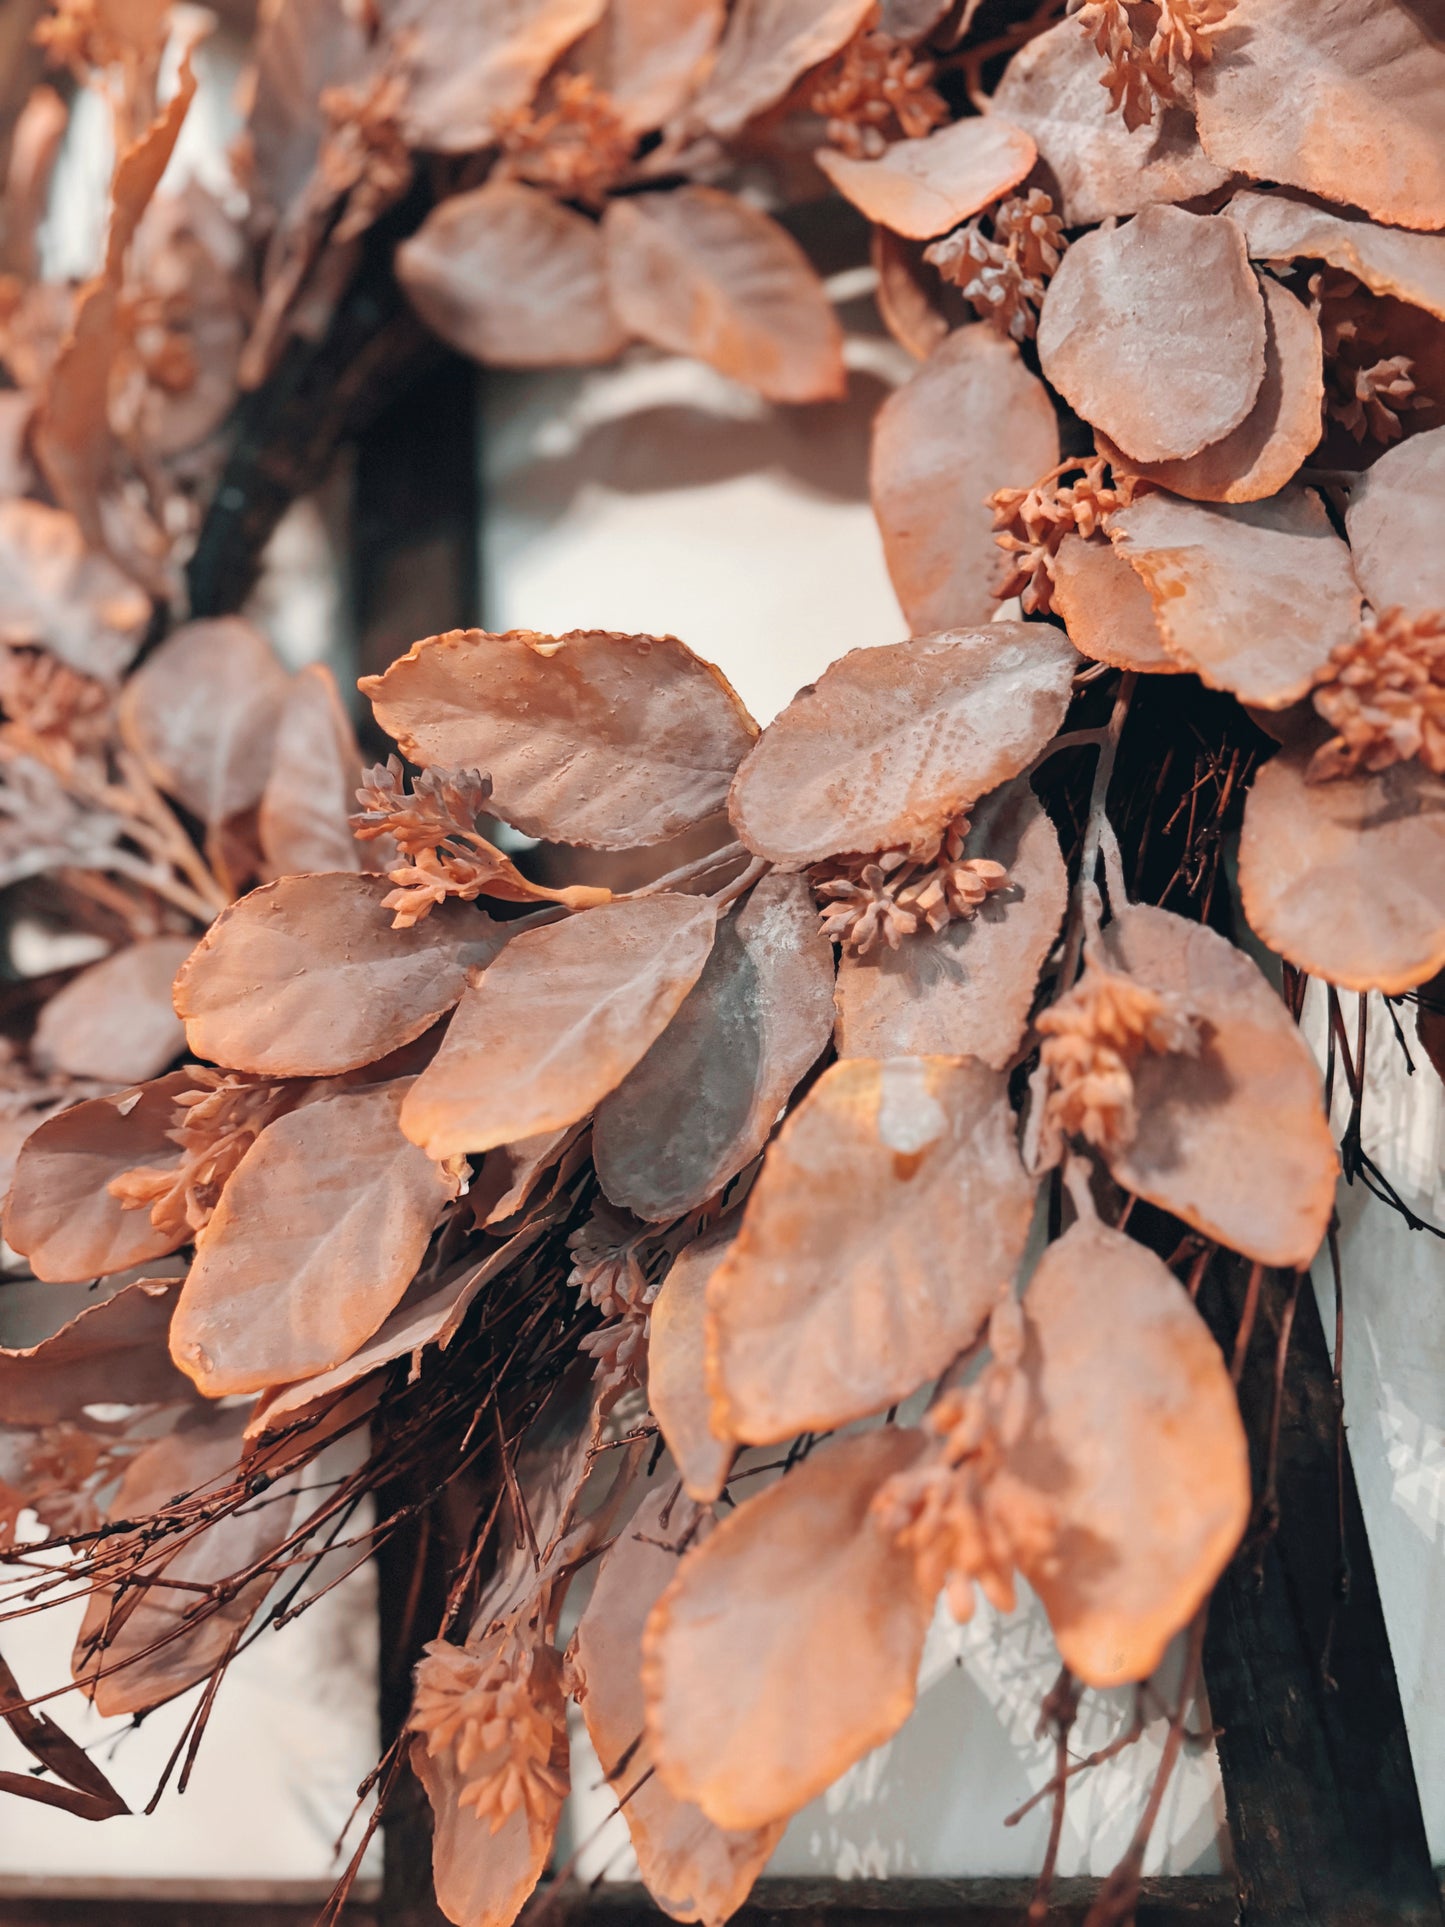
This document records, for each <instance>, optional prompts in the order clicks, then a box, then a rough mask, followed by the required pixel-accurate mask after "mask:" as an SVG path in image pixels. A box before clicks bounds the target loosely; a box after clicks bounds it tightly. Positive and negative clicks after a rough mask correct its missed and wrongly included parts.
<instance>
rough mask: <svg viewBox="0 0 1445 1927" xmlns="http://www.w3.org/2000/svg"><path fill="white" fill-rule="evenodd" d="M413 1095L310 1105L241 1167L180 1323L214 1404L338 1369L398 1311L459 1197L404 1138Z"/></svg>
mask: <svg viewBox="0 0 1445 1927" xmlns="http://www.w3.org/2000/svg"><path fill="white" fill-rule="evenodd" d="M409 1088H410V1080H408V1079H405V1078H399V1079H396V1080H395V1081H393V1082H391V1083H387V1084H373V1085H370V1086H368V1087H367V1088H365V1089H362V1090H355V1091H342V1092H339V1093H338V1094H337V1095H336V1096H334V1097H328V1098H326V1099H325V1100H324V1101H323V1102H321V1103H316V1104H305V1105H302V1106H301V1107H300V1108H299V1109H297V1110H294V1111H290V1112H288V1113H286V1114H285V1115H284V1116H282V1117H279V1118H277V1119H276V1120H275V1122H274V1123H272V1124H268V1125H267V1126H266V1128H265V1130H264V1131H262V1132H261V1134H260V1136H259V1137H258V1138H257V1139H256V1141H255V1143H254V1144H253V1145H252V1146H251V1148H250V1150H249V1151H247V1153H246V1155H245V1156H244V1157H243V1158H242V1160H241V1162H240V1163H239V1164H238V1165H237V1167H236V1169H235V1171H234V1172H233V1173H232V1175H231V1177H230V1179H229V1181H228V1182H227V1184H226V1188H225V1190H224V1191H223V1192H222V1193H221V1198H220V1202H219V1203H218V1204H217V1206H216V1209H215V1211H214V1212H213V1213H212V1215H211V1219H210V1222H209V1223H208V1224H207V1225H206V1226H205V1228H204V1230H202V1231H201V1232H200V1233H199V1235H198V1236H197V1238H196V1258H195V1263H194V1264H193V1265H192V1266H191V1270H190V1275H189V1276H188V1277H187V1279H186V1284H185V1289H184V1290H183V1291H182V1293H181V1300H180V1303H179V1304H178V1305H177V1307H176V1315H175V1319H174V1322H173V1324H172V1327H171V1355H172V1357H173V1358H174V1359H175V1361H176V1363H177V1364H178V1365H179V1366H180V1367H181V1368H182V1370H183V1371H186V1372H188V1373H189V1374H190V1376H191V1377H192V1378H193V1379H194V1380H195V1382H196V1384H197V1385H198V1386H199V1387H200V1389H201V1390H202V1391H203V1392H205V1393H206V1394H207V1396H208V1397H210V1398H221V1397H224V1396H225V1395H226V1394H228V1393H233V1392H258V1391H261V1390H262V1389H263V1388H264V1387H266V1386H268V1385H282V1384H286V1383H289V1382H290V1381H291V1380H293V1379H298V1378H305V1377H308V1376H310V1375H312V1374H314V1373H316V1372H322V1371H327V1370H329V1369H330V1368H331V1367H332V1366H333V1365H339V1364H340V1363H341V1361H342V1360H343V1359H345V1358H348V1357H349V1356H350V1355H351V1353H352V1352H354V1351H355V1350H356V1349H357V1347H358V1346H359V1345H361V1344H363V1343H364V1342H365V1341H366V1340H367V1339H368V1338H370V1337H371V1335H372V1333H373V1332H375V1331H376V1329H377V1327H378V1326H379V1325H380V1324H381V1323H382V1321H383V1320H384V1319H385V1318H386V1317H387V1316H388V1314H389V1313H390V1312H392V1311H393V1310H394V1309H395V1308H396V1305H397V1303H398V1301H399V1300H400V1298H401V1295H402V1293H403V1292H404V1291H405V1290H406V1288H407V1286H408V1284H409V1283H410V1282H411V1279H412V1276H413V1274H414V1273H415V1271H416V1268H417V1266H418V1265H419V1264H420V1263H421V1260H422V1256H423V1254H424V1253H425V1251H426V1248H427V1243H428V1241H429V1240H430V1238H431V1234H432V1230H433V1228H434V1227H435V1225H436V1221H437V1218H438V1217H439V1216H440V1213H441V1209H442V1206H443V1205H444V1204H446V1203H447V1201H448V1200H449V1199H450V1198H453V1197H455V1196H456V1191H457V1178H456V1174H455V1173H454V1172H453V1173H448V1172H445V1171H443V1170H442V1169H441V1167H440V1166H438V1165H436V1164H434V1163H433V1162H432V1161H431V1159H430V1158H428V1157H427V1156H426V1155H425V1153H424V1152H422V1151H419V1150H418V1149H417V1147H416V1146H415V1145H414V1144H413V1143H411V1142H410V1140H409V1139H407V1138H405V1137H403V1136H402V1134H401V1129H400V1126H399V1125H398V1123H397V1118H398V1115H399V1113H400V1111H401V1104H402V1099H403V1097H404V1096H405V1095H406V1092H407V1090H408V1089H409Z"/></svg>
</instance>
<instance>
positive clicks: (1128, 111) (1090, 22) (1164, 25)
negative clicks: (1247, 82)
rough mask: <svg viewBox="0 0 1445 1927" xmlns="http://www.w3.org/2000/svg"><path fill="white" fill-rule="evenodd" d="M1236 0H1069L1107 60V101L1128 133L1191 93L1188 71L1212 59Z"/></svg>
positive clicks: (1073, 13)
mask: <svg viewBox="0 0 1445 1927" xmlns="http://www.w3.org/2000/svg"><path fill="white" fill-rule="evenodd" d="M1234 3H1235V0H1069V13H1070V14H1071V15H1072V16H1074V17H1075V18H1076V19H1077V20H1078V22H1079V25H1080V26H1081V27H1082V28H1083V30H1084V32H1085V33H1086V34H1087V35H1088V37H1089V39H1090V40H1091V41H1092V42H1093V44H1094V47H1095V49H1096V51H1097V52H1098V53H1099V55H1100V57H1101V58H1102V59H1103V61H1104V63H1105V71H1104V75H1103V79H1102V85H1103V86H1105V87H1107V88H1108V90H1109V104H1110V105H1111V106H1112V107H1113V108H1115V109H1116V110H1117V111H1118V112H1119V113H1121V114H1122V115H1123V116H1124V125H1125V126H1126V127H1127V128H1128V129H1129V130H1130V131H1131V132H1132V131H1133V130H1134V129H1135V128H1139V127H1147V126H1148V125H1149V123H1150V122H1151V121H1152V120H1153V119H1154V117H1155V114H1156V113H1157V112H1158V110H1159V108H1160V107H1162V106H1171V105H1177V104H1178V103H1179V102H1180V101H1185V100H1187V99H1188V97H1189V83H1190V74H1191V69H1192V68H1194V67H1196V66H1198V65H1200V64H1202V63H1203V62H1205V61H1207V60H1208V59H1209V57H1210V54H1211V52H1212V51H1213V48H1212V45H1211V43H1212V40H1213V37H1214V35H1215V34H1216V33H1217V32H1218V31H1219V29H1220V27H1221V26H1223V25H1224V23H1225V21H1226V20H1227V19H1228V18H1229V15H1230V13H1231V12H1232V10H1233V8H1234Z"/></svg>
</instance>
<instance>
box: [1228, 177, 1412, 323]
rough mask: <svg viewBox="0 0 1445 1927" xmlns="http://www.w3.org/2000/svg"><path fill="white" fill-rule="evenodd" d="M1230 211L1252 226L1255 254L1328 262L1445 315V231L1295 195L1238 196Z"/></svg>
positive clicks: (1247, 232) (1248, 236)
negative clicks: (1389, 223)
mask: <svg viewBox="0 0 1445 1927" xmlns="http://www.w3.org/2000/svg"><path fill="white" fill-rule="evenodd" d="M1225 213H1226V214H1228V216H1229V218H1230V220H1231V221H1236V222H1238V224H1239V226H1240V227H1242V228H1243V229H1244V238H1245V240H1246V242H1247V243H1248V245H1249V253H1250V258H1251V259H1252V260H1255V261H1300V260H1308V261H1328V262H1329V263H1330V265H1331V267H1335V268H1341V269H1343V270H1344V272H1345V273H1346V274H1352V275H1353V276H1354V277H1355V279H1356V280H1357V281H1363V282H1364V284H1365V286H1366V287H1367V288H1369V289H1370V291H1371V292H1372V293H1373V294H1391V295H1396V296H1398V297H1399V299H1400V300H1401V301H1408V302H1409V303H1410V305H1411V306H1412V307H1415V308H1424V309H1425V311H1426V313H1427V314H1433V315H1436V316H1438V317H1439V318H1440V319H1441V320H1442V321H1445V234H1402V233H1401V231H1400V230H1399V228H1392V227H1377V226H1376V224H1375V223H1374V222H1373V221H1366V220H1362V219H1361V217H1360V216H1359V215H1358V214H1353V213H1351V214H1346V213H1343V212H1336V211H1335V210H1334V209H1332V208H1326V207H1316V206H1315V204H1314V203H1313V202H1312V201H1304V200H1297V199H1296V198H1295V196H1294V195H1292V194H1253V193H1243V194H1236V195H1235V197H1234V199H1233V200H1232V201H1231V202H1230V203H1229V206H1228V207H1227V208H1226V209H1225ZM1268 291H1269V290H1268V286H1266V289H1265V292H1266V294H1267V293H1268Z"/></svg>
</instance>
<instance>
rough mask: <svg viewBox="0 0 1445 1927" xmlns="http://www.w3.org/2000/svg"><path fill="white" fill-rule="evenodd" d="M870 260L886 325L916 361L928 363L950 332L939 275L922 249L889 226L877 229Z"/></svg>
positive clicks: (870, 251)
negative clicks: (876, 279)
mask: <svg viewBox="0 0 1445 1927" xmlns="http://www.w3.org/2000/svg"><path fill="white" fill-rule="evenodd" d="M869 258H870V260H871V261H872V263H873V272H874V273H875V274H876V275H877V277H878V285H877V287H876V288H875V289H874V291H873V298H874V300H875V301H876V302H877V303H878V312H879V314H880V315H882V317H883V324H884V326H885V327H886V328H887V330H888V332H889V334H891V335H892V337H893V339H894V340H895V341H896V342H897V343H898V344H899V346H900V347H903V348H906V349H907V350H908V352H909V354H910V355H912V356H913V358H914V360H915V361H927V359H928V357H929V356H930V355H931V354H932V353H933V351H934V349H935V348H936V347H937V346H938V344H939V342H940V341H942V340H943V338H944V336H945V335H946V334H947V333H948V320H947V317H946V316H945V314H944V312H943V308H942V305H941V294H942V287H943V284H942V282H941V280H940V279H939V276H938V274H937V272H936V271H935V270H934V269H933V268H931V267H929V265H928V264H927V262H926V261H925V260H924V259H923V250H922V249H921V248H920V247H918V246H917V245H916V244H915V243H914V242H912V241H905V240H904V239H903V238H902V236H901V235H897V234H894V233H893V232H892V231H891V230H890V229H889V228H886V227H875V228H874V230H873V234H872V238H871V241H870V243H869Z"/></svg>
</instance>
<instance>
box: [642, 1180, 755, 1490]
mask: <svg viewBox="0 0 1445 1927" xmlns="http://www.w3.org/2000/svg"><path fill="white" fill-rule="evenodd" d="M737 1228H738V1221H737V1219H736V1218H735V1217H732V1216H730V1217H728V1218H726V1219H724V1221H723V1222H722V1223H721V1224H716V1225H713V1226H712V1227H711V1228H710V1229H709V1230H707V1231H705V1232H703V1234H702V1236H701V1237H700V1238H695V1239H694V1240H693V1242H692V1243H691V1244H689V1245H684V1246H683V1248H682V1250H681V1251H680V1252H679V1253H678V1255H677V1257H676V1258H675V1259H674V1260H673V1262H672V1265H671V1266H670V1268H669V1270H668V1273H667V1276H666V1277H665V1278H664V1279H663V1281H662V1287H661V1289H660V1290H659V1292H658V1294H657V1296H656V1298H654V1299H653V1301H652V1316H651V1320H650V1323H649V1325H648V1333H647V1402H648V1405H649V1407H650V1408H651V1411H652V1415H653V1417H654V1418H655V1419H656V1420H657V1423H658V1426H659V1428H660V1429H661V1432H662V1436H663V1438H664V1439H666V1441H667V1449H668V1451H669V1452H671V1454H672V1456H673V1459H674V1461H675V1462H676V1465H677V1469H678V1471H679V1472H680V1473H681V1474H682V1482H683V1484H684V1486H685V1487H686V1488H687V1490H688V1492H689V1493H690V1494H691V1496H692V1497H693V1498H694V1499H696V1500H697V1501H698V1503H699V1504H701V1505H711V1504H712V1502H713V1501H714V1500H715V1499H716V1498H717V1497H718V1495H719V1494H720V1493H721V1491H722V1489H723V1486H724V1484H725V1483H726V1481H727V1475H728V1467H729V1466H730V1465H731V1464H732V1458H733V1451H734V1446H733V1442H732V1440H731V1439H724V1438H719V1437H718V1435H717V1434H716V1433H715V1432H714V1431H713V1430H712V1429H711V1427H710V1426H709V1424H708V1395H707V1281H708V1279H709V1278H711V1276H712V1274H713V1273H714V1271H716V1270H717V1268H718V1266H719V1264H721V1262H722V1260H723V1259H724V1258H725V1257H726V1256H727V1253H728V1251H729V1249H730V1248H731V1246H732V1241H733V1239H734V1238H735V1237H736V1236H737Z"/></svg>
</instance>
